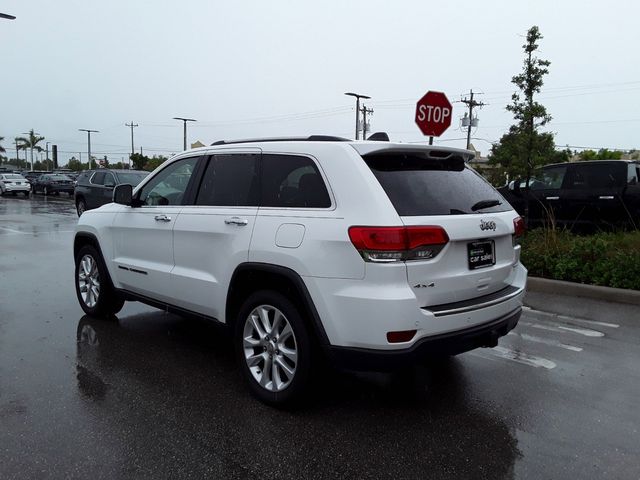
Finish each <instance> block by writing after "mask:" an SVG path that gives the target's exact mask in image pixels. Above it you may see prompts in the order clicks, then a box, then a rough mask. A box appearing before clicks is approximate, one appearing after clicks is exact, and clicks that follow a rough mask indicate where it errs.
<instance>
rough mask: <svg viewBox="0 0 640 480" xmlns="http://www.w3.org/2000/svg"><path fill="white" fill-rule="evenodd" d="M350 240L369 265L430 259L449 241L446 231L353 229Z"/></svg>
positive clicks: (431, 228) (427, 228) (427, 229)
mask: <svg viewBox="0 0 640 480" xmlns="http://www.w3.org/2000/svg"><path fill="white" fill-rule="evenodd" d="M349 238H350V239H351V243H353V245H354V246H355V247H356V249H357V250H358V252H360V255H361V256H362V258H363V259H364V260H365V261H367V262H399V261H405V260H428V259H430V258H433V257H435V256H436V255H437V254H438V253H440V251H441V250H442V249H443V248H444V246H445V245H446V244H447V242H448V241H449V236H448V235H447V232H445V230H444V228H442V227H438V226H425V227H350V228H349Z"/></svg>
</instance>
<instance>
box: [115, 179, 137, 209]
mask: <svg viewBox="0 0 640 480" xmlns="http://www.w3.org/2000/svg"><path fill="white" fill-rule="evenodd" d="M112 198H113V201H114V202H115V203H118V204H120V205H129V206H131V204H132V199H133V187H132V186H131V185H129V184H128V183H122V184H120V185H118V186H116V188H114V189H113V197H112Z"/></svg>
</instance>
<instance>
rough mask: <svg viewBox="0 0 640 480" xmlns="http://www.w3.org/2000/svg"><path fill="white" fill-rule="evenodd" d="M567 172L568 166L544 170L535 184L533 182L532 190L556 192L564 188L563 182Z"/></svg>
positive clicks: (537, 175) (538, 175) (538, 174)
mask: <svg viewBox="0 0 640 480" xmlns="http://www.w3.org/2000/svg"><path fill="white" fill-rule="evenodd" d="M566 172H567V166H566V165H558V166H557V167H549V168H543V169H542V170H540V171H539V172H537V174H536V179H535V182H531V184H530V188H531V190H552V189H553V190H555V189H558V188H560V187H562V181H563V180H564V176H565V174H566Z"/></svg>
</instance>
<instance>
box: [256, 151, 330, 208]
mask: <svg viewBox="0 0 640 480" xmlns="http://www.w3.org/2000/svg"><path fill="white" fill-rule="evenodd" d="M261 205H262V206H265V207H299V208H328V207H330V206H331V198H330V197H329V193H328V192H327V187H326V186H325V184H324V180H323V179H322V176H321V175H320V171H319V170H318V167H316V165H315V163H314V162H313V160H311V159H310V158H308V157H302V156H297V155H263V156H262V202H261Z"/></svg>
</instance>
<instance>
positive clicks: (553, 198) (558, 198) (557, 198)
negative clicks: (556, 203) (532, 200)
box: [546, 197, 560, 200]
mask: <svg viewBox="0 0 640 480" xmlns="http://www.w3.org/2000/svg"><path fill="white" fill-rule="evenodd" d="M546 199H547V200H560V197H546Z"/></svg>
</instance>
